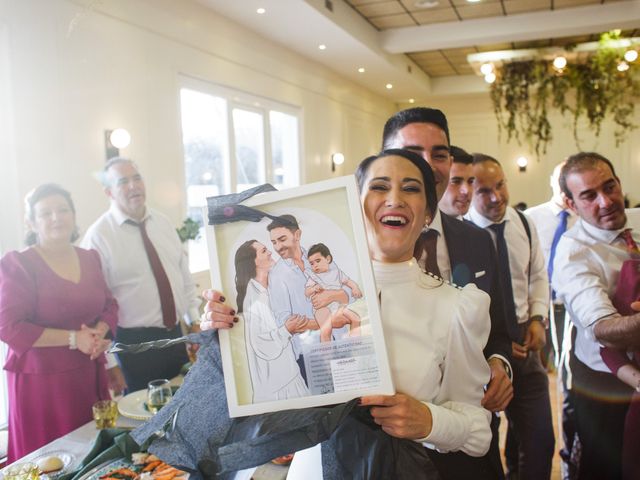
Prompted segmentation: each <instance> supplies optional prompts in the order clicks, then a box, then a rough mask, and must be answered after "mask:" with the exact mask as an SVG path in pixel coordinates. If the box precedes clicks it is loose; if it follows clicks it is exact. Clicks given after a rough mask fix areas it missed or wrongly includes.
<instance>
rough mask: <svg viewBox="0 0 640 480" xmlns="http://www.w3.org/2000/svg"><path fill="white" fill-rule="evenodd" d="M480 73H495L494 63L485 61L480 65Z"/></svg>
mask: <svg viewBox="0 0 640 480" xmlns="http://www.w3.org/2000/svg"><path fill="white" fill-rule="evenodd" d="M480 73H482V74H483V75H489V74H490V73H493V63H483V64H482V65H481V66H480Z"/></svg>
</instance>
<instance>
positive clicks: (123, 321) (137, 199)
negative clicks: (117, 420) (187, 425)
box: [82, 157, 200, 391]
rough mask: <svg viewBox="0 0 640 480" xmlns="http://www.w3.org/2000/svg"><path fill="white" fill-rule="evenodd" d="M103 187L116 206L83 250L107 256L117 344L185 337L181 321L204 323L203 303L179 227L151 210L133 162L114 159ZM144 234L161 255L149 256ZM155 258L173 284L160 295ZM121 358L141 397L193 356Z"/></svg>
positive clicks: (174, 352) (180, 350) (163, 353)
mask: <svg viewBox="0 0 640 480" xmlns="http://www.w3.org/2000/svg"><path fill="white" fill-rule="evenodd" d="M102 181H103V184H104V190H105V193H106V194H107V196H108V197H109V199H110V201H111V207H110V208H109V210H108V211H107V212H105V213H104V214H103V215H102V216H101V217H100V218H98V220H97V221H96V222H95V223H94V224H93V225H91V227H89V229H88V230H87V233H86V235H85V237H84V239H83V241H82V246H83V247H85V248H93V249H95V250H97V251H98V253H99V254H100V258H101V260H102V269H103V272H104V275H105V279H106V281H107V285H108V286H109V288H110V289H111V292H112V293H113V295H114V297H115V298H116V300H117V301H118V305H119V307H120V309H119V319H118V331H117V334H116V341H118V342H122V343H139V342H146V341H151V340H159V339H163V338H176V337H179V336H181V335H182V332H181V328H180V318H185V319H188V320H189V322H190V320H191V319H197V318H198V307H199V304H200V301H199V299H198V297H197V295H196V291H195V283H194V281H193V279H192V277H191V274H190V272H189V265H188V261H187V256H186V254H185V251H184V249H183V246H182V244H181V242H180V239H179V237H178V234H177V232H176V230H175V228H174V227H173V226H172V225H171V223H170V222H169V220H168V218H167V217H165V216H164V215H162V214H161V213H159V212H157V211H155V210H152V209H150V208H148V207H147V206H146V190H145V184H144V180H143V179H142V176H141V175H140V172H139V171H138V167H137V166H136V164H135V163H134V162H132V161H131V160H128V159H125V158H120V157H116V158H112V159H111V160H109V161H108V162H107V164H106V165H105V167H104V170H103V172H102ZM143 232H144V233H143ZM145 235H146V237H147V239H148V240H149V241H150V243H151V245H152V247H151V248H152V249H153V250H155V255H154V254H153V253H149V250H148V248H147V245H148V242H147V243H145V241H146V239H145ZM152 255H154V257H155V258H156V259H159V262H155V263H156V265H157V264H158V263H159V264H160V267H159V268H161V270H162V271H163V272H164V279H165V280H167V279H168V284H169V286H168V287H165V291H166V292H168V293H163V294H161V293H160V292H161V291H162V290H161V288H160V286H159V283H158V282H159V280H158V279H157V274H156V273H155V272H156V271H155V270H154V268H156V266H154V261H153V260H152V259H151V258H152ZM159 275H161V274H159ZM165 285H166V284H165ZM168 302H170V303H168ZM163 305H167V307H166V308H165V307H164V306H163ZM118 360H119V363H120V366H121V367H122V372H123V373H124V378H125V380H126V384H127V386H128V390H129V391H135V390H140V389H144V388H146V387H147V383H148V382H149V381H150V380H154V379H157V378H172V377H174V376H176V375H178V374H179V373H180V369H181V368H182V366H183V365H184V364H185V363H186V362H188V356H187V353H186V350H185V346H184V345H176V346H174V347H171V348H168V349H163V350H150V351H148V352H144V353H139V354H135V355H134V354H119V355H118ZM116 368H117V367H116Z"/></svg>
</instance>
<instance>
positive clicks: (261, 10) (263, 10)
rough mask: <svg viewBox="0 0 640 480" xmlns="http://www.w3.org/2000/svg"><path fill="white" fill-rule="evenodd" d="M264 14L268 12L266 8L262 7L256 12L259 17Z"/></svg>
mask: <svg viewBox="0 0 640 480" xmlns="http://www.w3.org/2000/svg"><path fill="white" fill-rule="evenodd" d="M264 12H266V10H265V9H264V8H262V7H260V8H259V9H257V10H256V13H257V14H258V15H262V14H263V13H264Z"/></svg>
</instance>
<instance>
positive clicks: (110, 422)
mask: <svg viewBox="0 0 640 480" xmlns="http://www.w3.org/2000/svg"><path fill="white" fill-rule="evenodd" d="M93 419H94V420H95V421H96V428H98V429H100V430H102V429H103V428H113V427H115V426H116V420H117V419H118V404H117V403H116V402H114V401H113V400H100V401H99V402H96V403H94V404H93Z"/></svg>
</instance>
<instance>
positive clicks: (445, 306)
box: [373, 260, 491, 456]
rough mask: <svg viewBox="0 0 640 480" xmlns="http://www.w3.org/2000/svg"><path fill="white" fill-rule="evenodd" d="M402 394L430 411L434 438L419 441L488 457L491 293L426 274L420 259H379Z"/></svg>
mask: <svg viewBox="0 0 640 480" xmlns="http://www.w3.org/2000/svg"><path fill="white" fill-rule="evenodd" d="M373 268H374V272H375V277H376V282H377V286H378V289H379V291H380V299H381V313H382V323H383V328H384V336H385V344H386V346H387V353H388V356H389V363H390V367H391V373H392V377H393V380H394V383H395V387H396V390H397V391H398V392H399V393H405V394H408V395H411V396H412V397H414V398H416V399H418V400H420V401H422V402H423V403H425V404H426V405H427V406H428V407H429V409H430V410H431V415H432V417H433V427H432V430H431V433H430V434H429V435H428V436H427V437H426V438H423V439H419V440H418V441H420V442H423V443H424V444H425V446H427V447H431V448H435V449H436V450H438V451H441V452H449V451H457V450H461V451H463V452H465V453H467V454H469V455H472V456H482V455H484V454H485V453H486V452H487V450H488V449H489V443H490V441H491V429H490V427H489V423H490V418H491V414H490V413H489V412H488V411H487V410H485V409H484V408H482V407H481V406H480V401H481V400H482V397H483V394H484V386H485V385H486V384H487V383H488V382H489V379H490V369H489V366H488V364H487V361H486V360H485V358H484V355H483V352H482V350H483V348H484V346H485V344H486V342H487V339H488V337H489V329H490V325H491V324H490V320H489V302H490V299H489V296H488V295H487V294H486V293H484V292H482V291H481V290H478V288H476V286H475V285H473V284H468V285H467V286H465V287H464V288H457V287H453V286H451V285H449V284H447V283H442V281H441V280H439V279H435V278H433V277H431V276H428V275H425V274H424V273H422V271H421V270H420V268H419V267H418V265H417V263H416V262H415V261H413V260H412V261H408V262H404V263H379V262H373Z"/></svg>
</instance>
